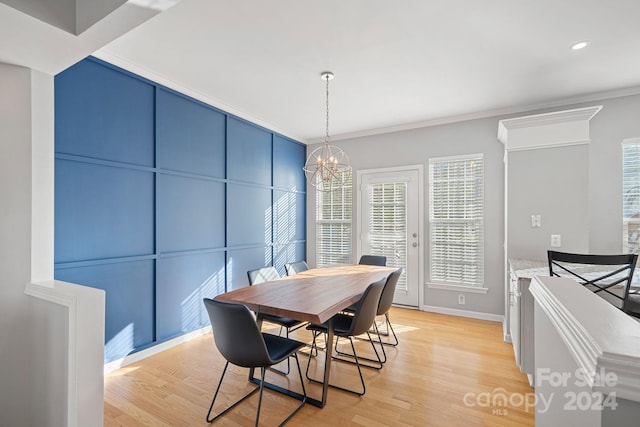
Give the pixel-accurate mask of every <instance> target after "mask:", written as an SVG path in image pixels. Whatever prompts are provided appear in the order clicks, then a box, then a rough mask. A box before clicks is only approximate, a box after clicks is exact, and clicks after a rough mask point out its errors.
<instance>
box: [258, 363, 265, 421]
mask: <svg viewBox="0 0 640 427" xmlns="http://www.w3.org/2000/svg"><path fill="white" fill-rule="evenodd" d="M265 371H266V369H265V368H264V367H262V368H260V395H259V397H258V410H257V411H256V427H258V425H259V424H260V407H261V406H262V391H263V390H264V373H265Z"/></svg>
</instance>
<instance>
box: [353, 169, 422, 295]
mask: <svg viewBox="0 0 640 427" xmlns="http://www.w3.org/2000/svg"><path fill="white" fill-rule="evenodd" d="M422 182H423V170H422V165H417V166H407V167H402V168H387V169H376V170H363V171H358V187H357V188H358V189H359V197H358V211H359V212H360V215H359V216H360V221H358V236H359V239H358V257H359V256H360V255H362V254H371V255H384V256H386V257H387V266H392V267H398V268H403V272H402V275H401V276H400V279H399V280H398V284H397V287H396V293H395V296H394V299H393V302H394V304H401V305H406V306H411V307H418V306H419V305H420V283H421V269H420V260H421V259H422V258H423V252H422V223H423V221H422V215H423V213H422V211H423V206H424V203H423V198H422V194H423V192H422Z"/></svg>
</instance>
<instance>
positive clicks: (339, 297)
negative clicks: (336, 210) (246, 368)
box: [215, 264, 397, 408]
mask: <svg viewBox="0 0 640 427" xmlns="http://www.w3.org/2000/svg"><path fill="white" fill-rule="evenodd" d="M395 270H397V267H380V266H374V265H363V264H357V265H339V266H332V267H325V268H314V269H310V270H306V271H303V272H301V273H298V274H295V275H293V276H286V277H282V278H280V279H277V280H272V281H269V282H263V283H259V284H256V285H253V286H247V287H244V288H240V289H236V290H233V291H230V292H226V293H224V294H220V295H218V296H217V297H215V299H216V300H218V301H225V302H233V303H240V304H244V305H246V306H247V307H248V308H249V309H250V310H252V311H254V312H256V313H264V314H271V315H274V316H280V317H289V318H291V319H295V320H300V321H303V322H311V323H324V322H328V326H329V328H328V334H327V345H326V349H327V350H326V359H325V366H324V378H323V382H322V398H321V399H314V398H309V397H308V398H307V402H308V403H310V404H312V405H314V406H317V407H320V408H322V407H324V406H325V405H326V403H327V391H328V387H329V376H330V373H331V359H332V345H330V343H332V342H333V332H334V331H333V324H332V322H331V318H332V317H333V316H334V315H335V314H337V313H338V312H340V311H341V310H344V309H345V308H347V307H348V306H350V305H351V304H354V303H356V302H357V301H358V300H359V299H360V297H361V296H362V293H363V292H364V291H365V289H366V288H367V287H368V286H369V285H370V284H371V283H374V282H377V281H379V280H382V279H385V278H386V277H388V276H389V274H391V273H392V272H393V271H395ZM249 379H250V380H251V381H254V382H257V379H255V378H254V377H253V372H251V373H250V376H249ZM264 386H265V387H267V388H270V389H272V390H275V391H278V392H281V393H284V394H287V395H289V396H293V397H296V398H299V399H302V398H303V396H302V395H301V394H299V393H296V392H294V391H292V390H288V389H284V388H282V387H280V386H277V385H275V384H271V383H267V382H265V385H264Z"/></svg>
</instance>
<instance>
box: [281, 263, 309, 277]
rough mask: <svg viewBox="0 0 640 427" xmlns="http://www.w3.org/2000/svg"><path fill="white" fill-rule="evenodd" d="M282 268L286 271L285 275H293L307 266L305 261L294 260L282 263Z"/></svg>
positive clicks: (306, 268) (305, 269) (307, 267)
mask: <svg viewBox="0 0 640 427" xmlns="http://www.w3.org/2000/svg"><path fill="white" fill-rule="evenodd" d="M284 269H285V270H286V272H287V276H293V275H294V274H297V273H300V272H303V271H307V270H308V269H309V266H308V265H307V263H306V262H305V261H296V262H292V263H289V264H285V265H284Z"/></svg>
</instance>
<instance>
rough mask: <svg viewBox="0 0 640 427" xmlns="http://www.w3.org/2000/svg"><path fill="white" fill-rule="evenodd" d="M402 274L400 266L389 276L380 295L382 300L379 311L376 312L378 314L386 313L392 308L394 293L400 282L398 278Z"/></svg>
mask: <svg viewBox="0 0 640 427" xmlns="http://www.w3.org/2000/svg"><path fill="white" fill-rule="evenodd" d="M401 274H402V269H401V268H400V269H398V270H396V271H394V272H393V273H391V274H390V275H389V277H387V282H386V283H385V284H384V289H382V294H381V295H380V302H379V303H378V311H377V312H376V314H377V315H378V316H380V315H382V314H385V313H386V312H387V311H389V309H390V308H391V304H393V294H394V293H395V292H396V285H397V284H398V279H399V278H400V275H401Z"/></svg>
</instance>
